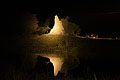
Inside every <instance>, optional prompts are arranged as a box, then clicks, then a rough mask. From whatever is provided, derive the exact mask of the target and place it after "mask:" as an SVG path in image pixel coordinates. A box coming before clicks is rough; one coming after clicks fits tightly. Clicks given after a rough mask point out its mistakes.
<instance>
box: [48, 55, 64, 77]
mask: <svg viewBox="0 0 120 80" xmlns="http://www.w3.org/2000/svg"><path fill="white" fill-rule="evenodd" d="M48 58H49V59H50V61H51V62H52V63H53V66H54V76H56V75H57V74H58V72H59V71H60V70H61V67H62V64H63V58H58V57H48Z"/></svg>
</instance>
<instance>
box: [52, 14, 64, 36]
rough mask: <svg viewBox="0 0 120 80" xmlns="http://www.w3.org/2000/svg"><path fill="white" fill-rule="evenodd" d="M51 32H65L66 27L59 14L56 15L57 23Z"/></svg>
mask: <svg viewBox="0 0 120 80" xmlns="http://www.w3.org/2000/svg"><path fill="white" fill-rule="evenodd" d="M50 34H64V28H63V26H62V22H61V21H60V20H59V18H58V16H57V15H56V16H55V24H54V26H53V28H52V30H51V31H50Z"/></svg>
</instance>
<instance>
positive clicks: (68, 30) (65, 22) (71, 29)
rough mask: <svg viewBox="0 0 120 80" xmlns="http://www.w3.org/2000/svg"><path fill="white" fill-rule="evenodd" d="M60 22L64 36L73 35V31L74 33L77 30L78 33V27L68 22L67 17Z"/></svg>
mask: <svg viewBox="0 0 120 80" xmlns="http://www.w3.org/2000/svg"><path fill="white" fill-rule="evenodd" d="M61 22H62V25H63V27H64V30H65V34H70V35H75V31H76V32H78V31H77V30H79V31H80V29H79V25H77V24H75V23H72V22H70V21H69V17H68V16H67V17H66V18H65V19H63V18H62V19H61Z"/></svg>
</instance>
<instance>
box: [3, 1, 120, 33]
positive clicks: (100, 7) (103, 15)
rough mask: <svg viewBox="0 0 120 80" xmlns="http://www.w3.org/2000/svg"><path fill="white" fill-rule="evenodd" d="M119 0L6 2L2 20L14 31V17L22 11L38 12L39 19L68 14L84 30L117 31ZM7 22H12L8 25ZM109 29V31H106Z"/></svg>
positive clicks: (8, 28)
mask: <svg viewBox="0 0 120 80" xmlns="http://www.w3.org/2000/svg"><path fill="white" fill-rule="evenodd" d="M119 4H120V2H117V1H114V2H112V1H111V2H110V1H109V2H104V1H101V2H95V1H87V2H83V1H79V2H73V1H69V2H64V1H56V2H55V1H54V2H52V1H51V2H47V1H46V2H45V1H44V2H35V1H31V2H13V3H12V2H10V3H9V2H8V3H6V5H4V6H3V9H2V10H3V11H2V12H3V14H2V17H3V16H4V17H5V18H4V17H3V19H4V20H3V21H4V23H5V24H7V25H6V26H4V27H3V31H4V30H5V29H6V30H7V31H6V32H8V33H9V30H13V29H14V31H15V29H16V28H15V26H14V27H13V26H12V25H14V24H15V23H14V21H15V20H14V19H17V17H18V16H19V14H23V13H24V12H32V13H35V14H39V16H40V18H41V20H42V19H47V18H48V17H54V15H56V14H57V15H58V16H59V17H60V18H62V17H65V16H69V17H70V21H72V22H74V23H76V24H78V25H80V27H81V28H82V30H83V31H84V32H85V31H86V32H90V33H91V32H96V33H100V32H116V31H117V32H119V30H118V26H120V23H119V22H120V5H119ZM8 23H12V24H11V25H9V24H8ZM108 29H109V31H107V30H108ZM11 32H12V31H11Z"/></svg>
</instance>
